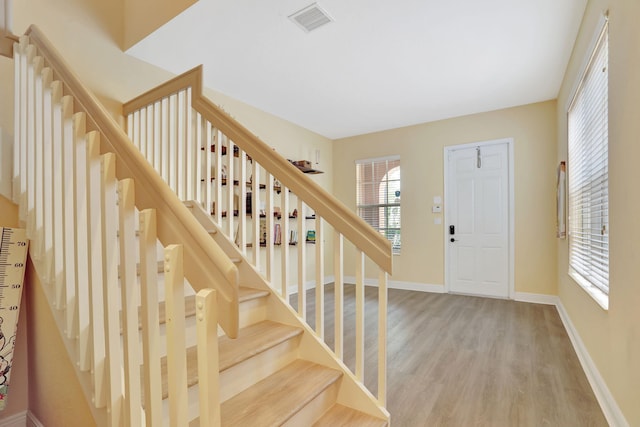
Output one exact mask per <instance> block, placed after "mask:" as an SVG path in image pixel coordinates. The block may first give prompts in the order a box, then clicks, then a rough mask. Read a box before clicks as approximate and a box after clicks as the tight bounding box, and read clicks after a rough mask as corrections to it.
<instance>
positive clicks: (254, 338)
mask: <svg viewBox="0 0 640 427" xmlns="http://www.w3.org/2000/svg"><path fill="white" fill-rule="evenodd" d="M301 333H302V329H300V328H296V327H294V326H289V325H284V324H282V323H276V322H272V321H269V320H265V321H263V322H260V323H256V324H255V325H251V326H248V327H246V328H242V329H240V330H239V331H238V338H236V339H229V338H227V337H220V338H219V342H218V353H219V366H220V371H224V370H225V369H229V368H231V367H233V366H235V365H237V364H239V363H241V362H243V361H245V360H247V359H249V358H251V357H253V356H255V355H256V354H259V353H262V352H264V351H266V350H268V349H270V348H272V347H275V346H276V345H278V344H280V343H283V342H285V341H287V340H289V339H291V338H294V337H296V336H298V335H300V334H301ZM160 370H161V373H162V398H163V399H166V398H167V396H168V393H169V392H168V384H167V357H166V356H164V357H162V359H161V360H160ZM197 383H198V348H197V347H196V346H193V347H189V348H187V386H188V387H192V386H194V385H196V384H197Z"/></svg>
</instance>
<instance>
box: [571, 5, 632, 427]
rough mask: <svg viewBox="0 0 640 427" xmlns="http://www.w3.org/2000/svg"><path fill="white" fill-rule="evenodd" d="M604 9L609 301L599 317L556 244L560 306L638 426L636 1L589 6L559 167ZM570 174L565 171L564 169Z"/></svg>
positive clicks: (573, 72)
mask: <svg viewBox="0 0 640 427" xmlns="http://www.w3.org/2000/svg"><path fill="white" fill-rule="evenodd" d="M606 9H609V12H610V21H609V22H610V24H609V222H610V235H609V241H610V289H611V290H610V296H609V310H608V311H605V310H603V309H602V308H600V306H599V305H598V304H597V303H596V302H595V301H594V300H593V299H592V298H591V297H590V296H589V295H587V293H586V292H584V291H583V290H582V288H580V287H579V286H578V285H577V284H576V283H575V282H574V281H573V280H572V279H571V278H570V277H569V276H568V274H567V270H568V256H567V253H568V249H567V242H566V241H559V242H558V286H559V295H560V299H561V301H562V304H563V305H564V306H565V308H566V310H567V312H568V314H569V316H570V317H571V320H572V322H573V324H574V325H575V327H576V329H577V331H578V333H579V335H580V337H581V338H582V341H584V344H585V346H586V347H587V350H588V351H589V354H590V356H591V358H592V359H593V361H594V362H595V364H596V366H597V368H598V371H599V372H600V374H601V375H602V377H603V378H604V381H605V382H606V384H607V387H608V388H609V390H610V391H611V393H612V394H613V397H614V398H615V400H616V402H617V404H618V406H619V407H620V409H621V410H622V412H623V413H624V416H625V417H626V420H627V422H628V423H629V424H630V425H632V426H637V425H640V405H639V403H640V310H639V309H638V308H639V307H640V286H639V285H638V281H639V280H640V262H638V261H639V260H640V221H638V211H639V210H640V191H639V190H638V183H640V167H638V159H639V158H640V142H639V141H640V120H638V117H640V104H639V103H638V99H639V94H640V26H638V16H640V2H638V1H637V0H595V1H590V2H589V4H588V6H587V11H586V13H585V17H584V20H583V23H582V27H581V29H580V33H579V36H578V40H577V42H576V46H575V48H574V52H573V56H572V58H571V62H570V64H569V66H568V69H567V73H566V76H565V80H564V83H563V85H562V89H561V91H560V95H559V97H558V141H559V144H558V160H566V158H567V137H566V105H567V102H568V100H569V98H570V96H571V95H572V90H573V87H574V84H575V81H576V80H577V79H578V76H579V75H580V73H581V68H582V64H583V63H584V61H585V56H586V55H587V54H588V48H589V44H590V42H591V40H592V38H593V37H594V35H595V32H596V31H597V30H596V28H597V26H598V25H597V24H598V19H599V18H600V16H601V13H602V11H604V10H606ZM568 166H569V167H571V165H568Z"/></svg>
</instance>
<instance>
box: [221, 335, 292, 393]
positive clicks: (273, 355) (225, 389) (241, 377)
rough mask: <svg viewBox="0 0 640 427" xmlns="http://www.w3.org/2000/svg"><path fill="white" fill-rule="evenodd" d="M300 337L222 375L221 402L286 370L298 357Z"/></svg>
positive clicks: (254, 357) (252, 358)
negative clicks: (281, 370)
mask: <svg viewBox="0 0 640 427" xmlns="http://www.w3.org/2000/svg"><path fill="white" fill-rule="evenodd" d="M299 343H300V339H299V337H295V338H293V339H290V340H287V341H285V342H283V343H280V344H278V345H277V346H275V347H272V348H270V349H269V350H267V351H264V352H262V353H260V354H258V355H255V356H253V357H251V358H250V359H247V360H245V361H244V362H242V363H239V364H237V365H235V366H233V367H231V368H229V369H227V370H225V371H224V372H221V373H220V402H224V401H226V400H228V399H230V398H232V397H233V396H235V395H236V394H238V393H240V392H241V391H243V390H246V389H247V388H249V387H250V386H252V385H253V384H255V383H257V382H258V381H260V380H263V379H264V378H266V377H268V376H269V375H271V374H273V373H274V372H276V371H278V370H280V369H282V368H284V367H285V366H286V365H288V364H289V363H291V362H293V361H294V360H296V358H297V357H298V351H297V350H298V345H299Z"/></svg>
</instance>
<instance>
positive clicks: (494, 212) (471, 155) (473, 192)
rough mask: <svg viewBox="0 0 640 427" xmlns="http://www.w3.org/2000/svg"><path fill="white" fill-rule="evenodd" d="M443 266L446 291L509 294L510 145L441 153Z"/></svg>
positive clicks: (464, 148) (457, 149) (489, 145)
mask: <svg viewBox="0 0 640 427" xmlns="http://www.w3.org/2000/svg"><path fill="white" fill-rule="evenodd" d="M445 154H446V156H445V160H446V161H447V168H446V170H447V176H446V185H445V187H446V194H445V208H446V218H447V222H446V230H445V234H446V241H445V245H447V246H448V247H447V250H446V251H445V254H446V268H447V275H446V280H447V282H448V283H447V285H448V289H449V291H450V292H455V293H464V294H473V295H486V296H494V297H505V298H506V297H508V296H509V269H510V265H509V264H510V261H509V260H510V257H509V242H510V236H509V233H510V230H511V227H510V225H509V221H510V215H509V196H510V189H509V144H508V143H507V142H498V143H494V144H479V145H478V146H469V145H465V146H463V147H461V148H456V147H451V148H449V149H447V152H446V153H445Z"/></svg>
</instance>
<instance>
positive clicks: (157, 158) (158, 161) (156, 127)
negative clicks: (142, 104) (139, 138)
mask: <svg viewBox="0 0 640 427" xmlns="http://www.w3.org/2000/svg"><path fill="white" fill-rule="evenodd" d="M161 106H162V102H161V101H157V102H155V103H154V104H153V168H154V169H155V170H156V171H158V173H160V174H161V172H160V171H161V170H162V142H161V135H162V122H161V119H160V115H161V113H162V107H161ZM161 175H162V174H161Z"/></svg>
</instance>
